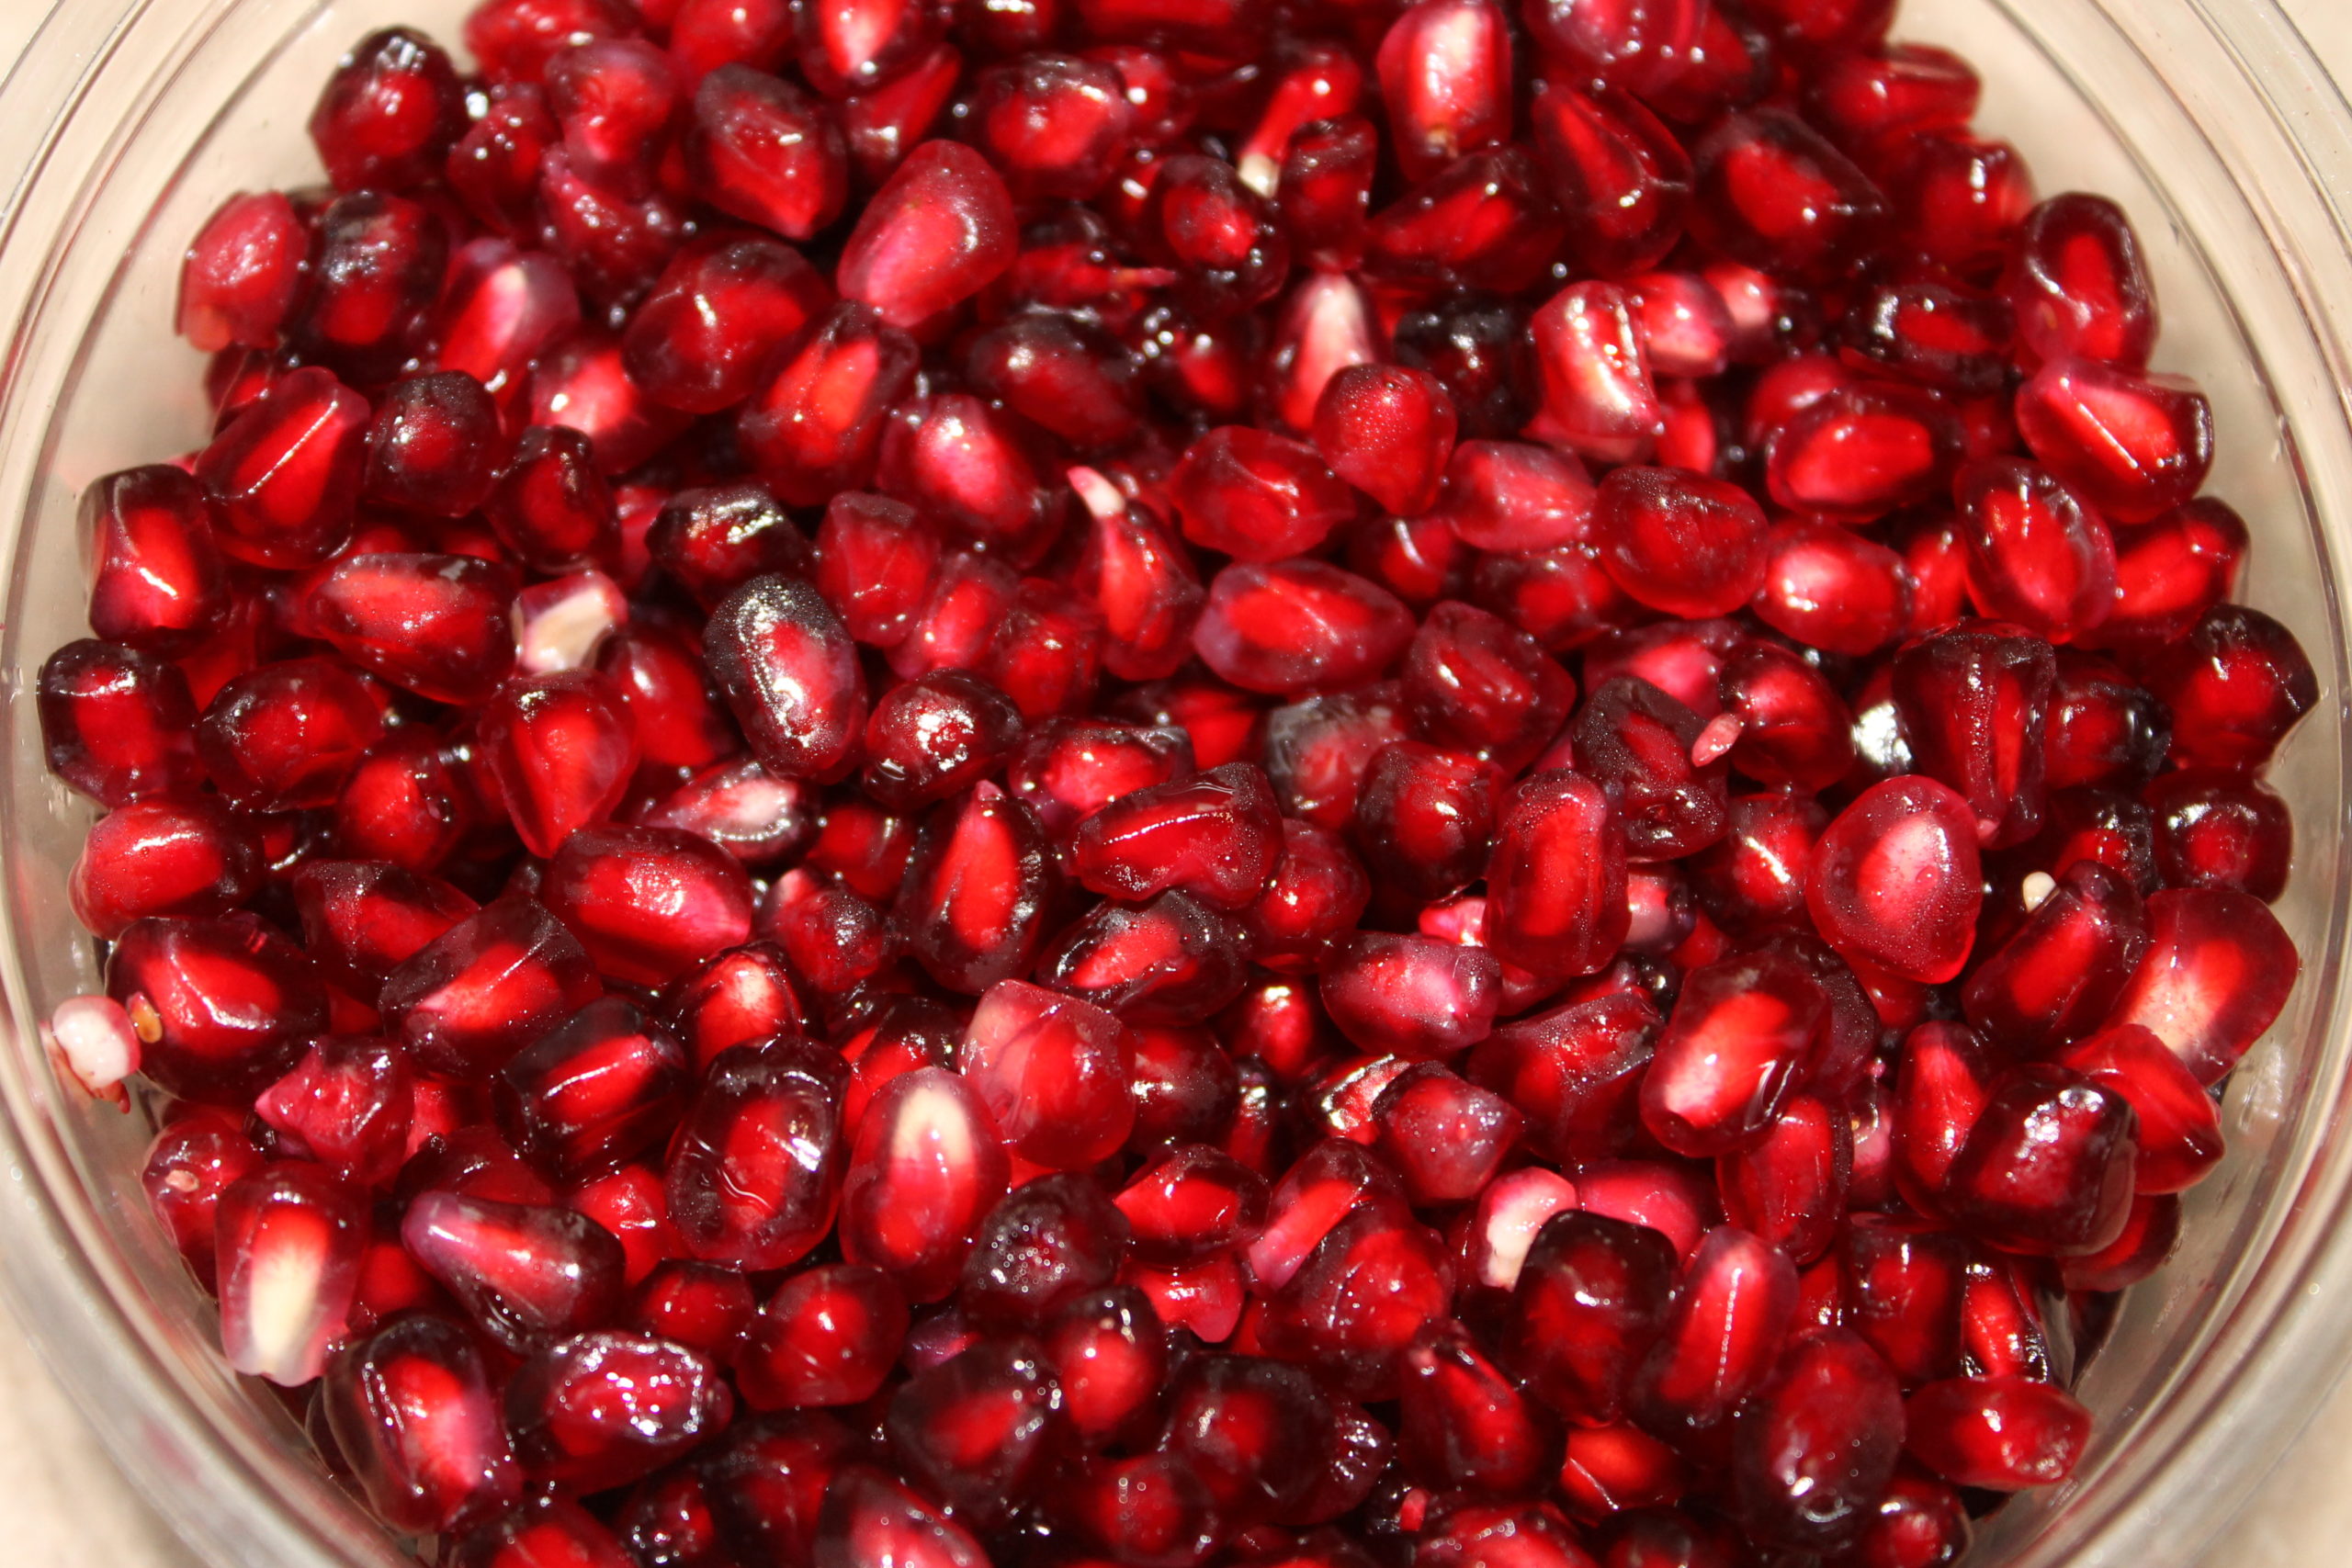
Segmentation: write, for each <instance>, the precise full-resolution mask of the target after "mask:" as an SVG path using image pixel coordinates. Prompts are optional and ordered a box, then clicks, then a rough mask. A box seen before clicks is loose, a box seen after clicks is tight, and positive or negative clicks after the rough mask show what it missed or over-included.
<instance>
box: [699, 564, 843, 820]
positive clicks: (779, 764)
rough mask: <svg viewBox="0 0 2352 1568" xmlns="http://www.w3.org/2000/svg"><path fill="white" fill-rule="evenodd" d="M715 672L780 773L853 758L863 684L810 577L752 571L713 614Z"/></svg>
mask: <svg viewBox="0 0 2352 1568" xmlns="http://www.w3.org/2000/svg"><path fill="white" fill-rule="evenodd" d="M707 637H708V642H707V652H706V657H707V659H708V660H709V668H710V674H711V678H712V680H713V681H714V682H716V683H717V684H718V688H719V690H720V691H721V692H723V693H724V694H726V697H727V702H728V705H729V707H730V708H732V709H733V710H734V713H735V716H736V719H737V720H738V722H740V723H741V725H742V727H743V731H744V734H745V736H746V737H747V738H748V739H750V741H751V743H752V751H753V752H754V753H755V754H756V755H757V756H758V757H759V759H760V761H761V762H762V763H763V764H764V765H765V766H766V768H767V769H768V771H769V772H770V773H775V775H777V776H778V777H780V778H819V779H822V778H826V777H828V776H831V775H833V774H835V773H839V772H840V771H841V770H842V768H843V767H844V766H845V765H846V764H847V763H848V761H849V760H850V758H851V756H852V755H853V753H854V748H855V747H856V744H857V740H858V736H859V732H860V729H861V728H862V727H863V725H864V723H865V681H864V679H863V678H862V676H861V674H860V672H859V671H858V668H857V661H856V658H855V650H854V645H853V644H852V643H851V641H850V638H849V634H848V632H847V631H846V630H845V629H844V628H843V626H842V623H841V619H840V617H838V616H837V615H834V614H833V612H832V609H831V606H830V605H828V604H826V603H825V601H824V598H823V596H822V595H821V594H820V593H819V592H817V590H816V589H815V588H813V587H811V586H810V585H809V583H808V582H806V581H801V580H798V579H793V578H783V577H776V576H774V575H768V576H761V577H755V578H752V580H751V581H748V582H745V583H744V584H743V585H742V586H741V588H738V589H737V590H735V592H732V593H730V594H729V595H728V596H727V597H726V598H725V599H724V600H722V601H721V602H720V603H719V604H718V605H717V606H716V607H715V608H714V609H713V610H712V611H711V614H710V626H709V628H708V631H707Z"/></svg>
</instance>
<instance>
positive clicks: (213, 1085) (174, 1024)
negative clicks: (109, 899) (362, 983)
mask: <svg viewBox="0 0 2352 1568" xmlns="http://www.w3.org/2000/svg"><path fill="white" fill-rule="evenodd" d="M107 995H108V996H109V997H111V998H114V1000H115V1001H117V1002H119V1003H120V1004H121V1005H122V1008H123V1010H124V1011H125V1012H127V1013H128V1014H129V1015H130V1022H131V1026H132V1028H133V1030H134V1031H135V1032H137V1034H138V1036H139V1041H140V1044H141V1061H140V1066H141V1071H143V1072H144V1073H146V1075H147V1076H148V1077H150V1078H152V1079H153V1080H154V1082H155V1083H156V1084H157V1086H158V1087H160V1088H162V1089H164V1090H166V1091H167V1092H169V1093H172V1094H175V1095H177V1096H179V1097H180V1098H182V1099H184V1100H196V1101H198V1102H199V1103H204V1104H217V1105H240V1106H242V1105H245V1104H249V1103H250V1102H251V1101H252V1100H253V1097H254V1095H255V1094H257V1093H258V1092H260V1090H261V1089H263V1088H264V1087H266V1085H268V1084H269V1083H271V1082H273V1081H274V1080H276V1079H277V1077H279V1076H280V1075H282V1074H283V1073H284V1072H285V1071H286V1070H287V1069H288V1068H289V1067H291V1066H293V1065H294V1063H295V1061H296V1060H297V1059H298V1058H299V1057H300V1055H301V1052H302V1046H303V1042H304V1041H305V1040H306V1039H307V1038H309V1037H311V1036H314V1035H317V1034H321V1033H323V1032H325V1030H326V1027H327V1017H328V1011H327V996H326V990H325V987H324V986H323V985H322V983H321V981H320V978H319V976H318V974H317V972H316V970H315V968H314V967H313V966H312V964H311V963H310V961H309V960H308V959H306V958H305V957H304V956H303V954H302V953H301V951H300V949H298V948H297V947H295V946H294V944H293V943H292V942H288V941H287V940H286V939H285V938H284V937H282V936H279V935H278V934H277V931H275V930H274V929H273V928H271V927H269V926H267V925H266V924H265V923H263V922H262V921H261V920H259V919H257V918H255V917H254V916H252V915H249V914H243V913H239V914H235V915H230V916H226V917H223V918H221V919H177V918H151V919H141V920H136V921H133V922H132V923H131V924H130V926H128V927H127V928H125V929H124V931H122V933H121V935H120V936H119V938H117V939H116V942H115V944H114V949H113V951H112V952H111V953H109V954H108V955H107Z"/></svg>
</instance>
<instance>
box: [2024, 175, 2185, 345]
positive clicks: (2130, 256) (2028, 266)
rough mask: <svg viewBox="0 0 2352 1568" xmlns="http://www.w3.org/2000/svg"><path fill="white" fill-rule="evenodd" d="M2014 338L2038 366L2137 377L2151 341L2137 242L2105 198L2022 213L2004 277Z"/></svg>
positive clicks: (2152, 317)
mask: <svg viewBox="0 0 2352 1568" xmlns="http://www.w3.org/2000/svg"><path fill="white" fill-rule="evenodd" d="M2001 290H2002V292H2003V293H2004V294H2005V295H2006V296H2007V299H2008V301H2009V304H2010V306H2011V307H2012V308H2013V309H2014V310H2016V311H2017V321H2018V342H2019V344H2021V345H2022V346H2023V347H2025V348H2026V349H2029V350H2030V351H2031V352H2032V353H2033V354H2034V355H2037V356H2039V357H2041V358H2042V359H2065V358H2078V359H2086V360H2090V361H2093V362H2096V363H2098V364H2102V365H2113V366H2118V367H2121V368H2123V369H2126V370H2137V369H2139V368H2141V367H2143V366H2144V365H2146V364H2147V362H2148V351H2149V350H2150V349H2151V348H2152V347H2153V346H2154V343H2155V336H2156V306H2155V297H2154V288H2153V286H2152V285H2151V284H2150V283H2149V280H2148V274H2147V267H2146V265H2145V264H2144V263H2143V261H2142V260H2141V256H2140V237H2139V235H2137V234H2136V233H2134V232H2133V231H2132V229H2131V220H2129V219H2128V218H2126V217H2124V215H2123V212H2122V210H2121V209H2120V208H2118V207H2117V206H2116V205H2115V204H2114V203H2113V202H2111V201H2109V200H2108V199H2107V198H2106V197H2098V196H2086V195H2084V194H2082V193H2081V192H2079V191H2069V192H2067V193H2066V194H2065V195H2064V196H2056V197H2051V198H2050V199H2049V200H2048V201H2045V202H2043V203H2042V204H2041V206H2039V207H2037V208H2035V209H2033V210H2032V211H2031V212H2030V213H2028V214H2027V215H2026V218H2025V221H2024V223H2023V224H2022V225H2020V226H2019V228H2018V237H2017V245H2016V249H2015V251H2014V253H2013V254H2012V255H2011V256H2010V259H2009V262H2008V265H2007V269H2006V270H2005V271H2004V273H2003V274H2002V277H2001Z"/></svg>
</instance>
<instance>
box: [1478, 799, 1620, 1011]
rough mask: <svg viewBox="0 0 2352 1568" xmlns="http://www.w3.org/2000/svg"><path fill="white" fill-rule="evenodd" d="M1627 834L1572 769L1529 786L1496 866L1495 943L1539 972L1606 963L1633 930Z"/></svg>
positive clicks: (1490, 924)
mask: <svg viewBox="0 0 2352 1568" xmlns="http://www.w3.org/2000/svg"><path fill="white" fill-rule="evenodd" d="M1625 853H1626V851H1625V829H1624V825H1623V822H1621V821H1620V820H1619V819H1618V816H1617V812H1616V810H1615V808H1614V807H1613V806H1612V805H1611V802H1610V800H1609V797H1608V795H1607V794H1606V793H1605V792H1604V791H1603V790H1602V788H1601V787H1600V785H1599V784H1596V783H1594V782H1593V781H1592V780H1590V779H1588V778H1585V777H1583V776H1582V775H1580V774H1577V773H1572V772H1570V771H1568V770H1566V769H1556V770H1554V771H1552V772H1549V773H1534V774H1532V775H1530V776H1529V777H1528V778H1526V779H1524V780H1522V781H1521V783H1520V784H1518V786H1517V787H1516V788H1514V789H1513V791H1512V793H1511V795H1510V799H1508V800H1507V801H1506V802H1505V803H1504V806H1503V810H1502V815H1501V818H1500V819H1499V821H1498V824H1497V827H1496V829H1495V842H1494V851H1493V853H1492V854H1491V856H1490V857H1489V858H1488V860H1487V926H1486V940H1487V945H1488V946H1489V947H1490V948H1492V949H1493V950H1494V953H1495V955H1496V956H1497V957H1498V958H1499V959H1501V960H1503V961H1504V962H1505V963H1509V964H1517V965H1519V966H1520V967H1521V968H1522V969H1525V970H1528V971H1530V972H1531V973H1532V974H1535V975H1537V976H1552V977H1565V976H1572V975H1589V974H1592V973H1594V972H1595V971H1597V970H1599V969H1600V968H1602V967H1604V966H1605V965H1606V964H1608V962H1609V960H1610V959H1611V957H1612V956H1614V955H1615V953H1616V952H1617V949H1618V948H1619V947H1620V946H1621V945H1622V944H1623V941H1624V936H1625V932H1626V930H1627V929H1628V927H1629V926H1630V924H1631V920H1632V913H1631V909H1630V908H1629V907H1628V905H1627V904H1626V902H1625V894H1624V885H1625Z"/></svg>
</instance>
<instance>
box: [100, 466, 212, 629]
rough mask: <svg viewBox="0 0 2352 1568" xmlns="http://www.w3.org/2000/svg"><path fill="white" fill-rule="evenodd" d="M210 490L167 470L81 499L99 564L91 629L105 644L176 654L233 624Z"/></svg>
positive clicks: (129, 473) (131, 472) (135, 475)
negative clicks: (207, 494)
mask: <svg viewBox="0 0 2352 1568" xmlns="http://www.w3.org/2000/svg"><path fill="white" fill-rule="evenodd" d="M213 521H214V513H213V510H212V504H211V502H210V501H209V500H208V499H207V497H206V495H205V493H204V489H203V487H202V486H201V485H199V484H198V483H197V481H196V480H195V479H194V478H192V477H191V476H190V475H189V474H188V473H187V471H186V470H184V469H181V468H175V467H172V466H170V465H168V464H158V465H156V466H154V467H152V468H130V469H127V470H125V471H124V472H122V473H119V474H110V475H108V476H107V478H105V479H100V480H98V481H97V482H96V484H94V485H92V486H91V487H90V488H89V490H87V491H85V492H84V494H83V497H82V514H81V526H82V534H83V536H84V537H85V539H87V540H89V541H90V550H91V554H92V556H93V558H94V559H95V567H94V570H93V573H92V582H91V588H90V629H91V630H92V631H93V632H95V633H96V634H97V636H98V637H99V638H100V639H101V640H103V641H106V642H111V643H121V644H125V645H128V646H130V647H134V648H139V649H145V650H147V651H149V652H151V653H158V654H165V655H169V654H176V653H180V652H183V651H186V650H187V649H189V648H191V647H193V646H195V645H196V644H198V643H199V642H201V641H202V640H203V639H204V638H205V637H207V636H208V635H209V634H210V633H212V632H213V631H215V630H217V629H219V627H220V626H221V625H222V624H223V623H224V622H226V621H227V619H228V618H229V614H230V609H231V600H230V590H229V582H228V577H227V573H226V571H225V570H224V568H223V566H222V564H221V559H220V547H219V545H218V544H217V543H215V541H214V539H213Z"/></svg>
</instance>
